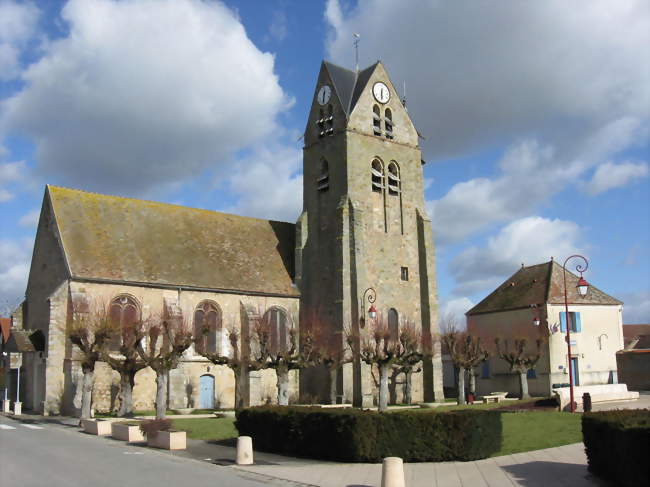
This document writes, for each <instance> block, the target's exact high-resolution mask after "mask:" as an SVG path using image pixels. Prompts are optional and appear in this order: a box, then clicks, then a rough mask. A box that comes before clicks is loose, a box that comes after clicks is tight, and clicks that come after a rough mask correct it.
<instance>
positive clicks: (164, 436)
mask: <svg viewBox="0 0 650 487" xmlns="http://www.w3.org/2000/svg"><path fill="white" fill-rule="evenodd" d="M147 445H149V446H152V447H154V448H161V449H163V450H185V448H187V437H186V434H185V431H159V432H158V433H157V434H156V435H155V436H153V437H151V438H149V437H147Z"/></svg>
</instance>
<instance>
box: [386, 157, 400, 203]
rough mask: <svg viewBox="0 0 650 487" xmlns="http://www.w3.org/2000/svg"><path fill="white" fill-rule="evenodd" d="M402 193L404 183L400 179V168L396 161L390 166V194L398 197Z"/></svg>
mask: <svg viewBox="0 0 650 487" xmlns="http://www.w3.org/2000/svg"><path fill="white" fill-rule="evenodd" d="M401 191H402V182H401V180H400V178H399V167H398V166H397V163H396V162H395V161H392V162H391V163H390V164H389V165H388V194H390V195H393V196H397V195H398V194H400V192H401Z"/></svg>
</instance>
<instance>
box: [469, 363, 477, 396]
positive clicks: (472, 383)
mask: <svg viewBox="0 0 650 487" xmlns="http://www.w3.org/2000/svg"><path fill="white" fill-rule="evenodd" d="M469 392H471V393H472V394H474V396H475V397H476V374H475V373H474V369H473V368H472V369H469Z"/></svg>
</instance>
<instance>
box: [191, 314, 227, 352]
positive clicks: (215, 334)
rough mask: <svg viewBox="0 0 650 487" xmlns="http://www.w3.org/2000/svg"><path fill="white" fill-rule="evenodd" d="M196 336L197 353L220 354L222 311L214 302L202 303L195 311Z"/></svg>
mask: <svg viewBox="0 0 650 487" xmlns="http://www.w3.org/2000/svg"><path fill="white" fill-rule="evenodd" d="M194 336H195V337H196V345H195V347H196V351H197V352H201V351H205V352H208V353H217V352H218V343H219V340H220V338H221V310H220V309H219V306H217V304H216V303H214V302H212V301H202V302H200V303H199V305H198V306H197V307H196V309H195V310H194Z"/></svg>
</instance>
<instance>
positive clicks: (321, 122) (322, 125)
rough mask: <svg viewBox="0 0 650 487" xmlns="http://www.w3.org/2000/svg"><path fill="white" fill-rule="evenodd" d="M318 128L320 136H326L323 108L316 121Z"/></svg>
mask: <svg viewBox="0 0 650 487" xmlns="http://www.w3.org/2000/svg"><path fill="white" fill-rule="evenodd" d="M316 126H317V127H318V136H319V137H324V136H325V112H324V111H323V109H322V108H321V109H320V110H319V111H318V120H316Z"/></svg>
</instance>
